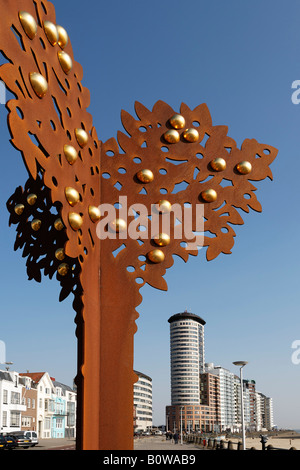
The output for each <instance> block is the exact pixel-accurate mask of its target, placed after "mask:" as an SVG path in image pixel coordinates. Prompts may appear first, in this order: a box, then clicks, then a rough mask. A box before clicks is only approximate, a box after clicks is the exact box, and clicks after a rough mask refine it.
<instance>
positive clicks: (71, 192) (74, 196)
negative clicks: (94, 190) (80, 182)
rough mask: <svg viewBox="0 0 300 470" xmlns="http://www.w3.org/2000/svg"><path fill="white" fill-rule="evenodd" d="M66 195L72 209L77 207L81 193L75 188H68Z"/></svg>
mask: <svg viewBox="0 0 300 470" xmlns="http://www.w3.org/2000/svg"><path fill="white" fill-rule="evenodd" d="M65 195H66V199H67V201H68V203H69V204H70V206H72V207H74V206H76V204H77V203H78V201H79V199H80V196H79V192H78V191H76V189H74V188H70V187H68V188H66V189H65Z"/></svg>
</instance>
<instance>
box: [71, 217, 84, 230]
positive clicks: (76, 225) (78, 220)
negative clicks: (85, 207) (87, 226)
mask: <svg viewBox="0 0 300 470" xmlns="http://www.w3.org/2000/svg"><path fill="white" fill-rule="evenodd" d="M69 224H70V226H71V227H72V229H73V230H75V231H77V230H79V229H81V227H82V224H83V218H82V217H81V215H79V214H77V213H76V212H71V213H70V214H69Z"/></svg>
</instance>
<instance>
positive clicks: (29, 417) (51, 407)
mask: <svg viewBox="0 0 300 470" xmlns="http://www.w3.org/2000/svg"><path fill="white" fill-rule="evenodd" d="M26 430H28V431H29V430H32V431H36V432H37V434H38V436H39V438H40V439H47V438H64V437H70V438H75V435H76V391H75V390H73V389H72V388H71V387H69V386H67V385H64V384H62V383H60V382H57V381H56V380H55V379H54V378H53V377H50V375H49V374H48V372H39V373H29V372H27V373H18V372H13V371H9V370H8V371H1V370H0V433H3V434H5V433H10V432H13V431H26Z"/></svg>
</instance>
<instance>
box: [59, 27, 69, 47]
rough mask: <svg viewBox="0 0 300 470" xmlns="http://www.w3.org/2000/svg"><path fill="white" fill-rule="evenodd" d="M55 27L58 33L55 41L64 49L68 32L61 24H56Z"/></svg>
mask: <svg viewBox="0 0 300 470" xmlns="http://www.w3.org/2000/svg"><path fill="white" fill-rule="evenodd" d="M56 28H57V33H58V41H57V43H58V45H59V46H60V47H61V48H62V49H64V48H65V47H66V45H67V44H68V42H69V37H68V33H67V31H66V30H65V28H63V27H62V26H59V25H56Z"/></svg>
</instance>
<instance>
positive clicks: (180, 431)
mask: <svg viewBox="0 0 300 470" xmlns="http://www.w3.org/2000/svg"><path fill="white" fill-rule="evenodd" d="M182 410H183V406H181V408H180V443H181V445H182Z"/></svg>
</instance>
